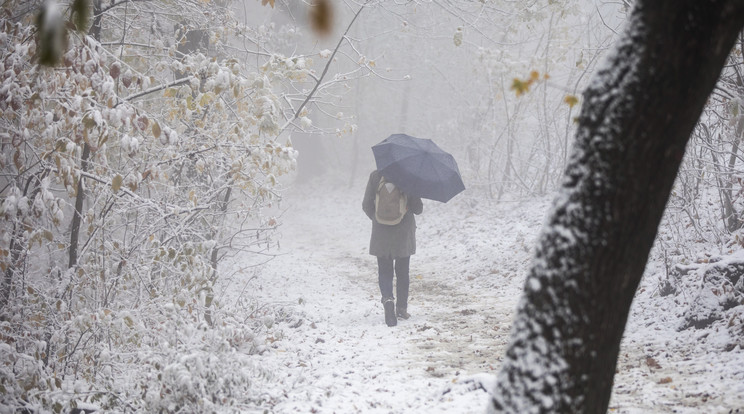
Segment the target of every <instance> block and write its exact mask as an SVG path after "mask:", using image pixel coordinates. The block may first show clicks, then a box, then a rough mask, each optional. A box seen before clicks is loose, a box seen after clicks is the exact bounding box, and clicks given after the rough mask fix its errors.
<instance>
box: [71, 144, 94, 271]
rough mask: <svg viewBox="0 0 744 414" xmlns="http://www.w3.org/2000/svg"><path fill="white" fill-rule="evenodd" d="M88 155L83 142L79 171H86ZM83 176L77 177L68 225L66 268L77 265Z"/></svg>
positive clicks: (87, 146) (88, 152)
mask: <svg viewBox="0 0 744 414" xmlns="http://www.w3.org/2000/svg"><path fill="white" fill-rule="evenodd" d="M89 157H90V145H88V143H87V142H86V143H85V144H83V155H82V156H81V157H80V171H82V172H87V171H88V158H89ZM83 180H85V178H84V177H83V175H82V174H80V178H79V179H78V186H77V194H76V195H75V211H74V212H73V213H72V224H71V225H70V248H69V255H70V258H69V262H68V266H67V267H68V268H73V267H75V266H77V261H78V243H79V242H80V223H81V222H82V218H83V203H84V202H85V185H84V183H83Z"/></svg>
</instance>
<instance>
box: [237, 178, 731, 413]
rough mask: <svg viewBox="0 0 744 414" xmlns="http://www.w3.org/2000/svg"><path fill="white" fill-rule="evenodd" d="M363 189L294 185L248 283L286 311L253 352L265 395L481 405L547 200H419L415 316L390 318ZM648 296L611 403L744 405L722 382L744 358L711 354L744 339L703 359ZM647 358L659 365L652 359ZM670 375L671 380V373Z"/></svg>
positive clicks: (323, 406) (654, 408)
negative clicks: (274, 246)
mask: <svg viewBox="0 0 744 414" xmlns="http://www.w3.org/2000/svg"><path fill="white" fill-rule="evenodd" d="M362 193H363V188H362V189H360V190H359V191H356V192H355V191H353V190H347V189H339V190H336V191H333V192H331V193H330V195H328V196H327V197H328V199H326V200H321V199H319V198H318V197H317V196H316V194H317V193H314V192H312V191H296V190H295V191H294V192H293V193H290V194H289V196H288V197H287V198H286V199H285V202H284V203H283V205H282V207H283V208H284V209H286V213H285V215H284V216H283V217H282V220H281V221H282V222H283V223H284V225H283V227H282V229H281V232H282V239H281V253H282V254H281V255H279V256H277V257H276V258H274V259H273V260H272V261H270V262H269V263H268V264H267V265H266V266H263V267H261V268H260V270H259V271H258V273H257V274H256V276H257V277H256V278H255V279H254V280H252V281H251V282H250V285H249V286H250V289H251V290H252V295H253V296H255V297H256V301H257V303H266V304H269V306H272V307H275V308H277V309H281V311H280V313H282V314H284V315H286V317H284V318H276V319H277V320H276V321H275V322H274V323H273V324H272V326H271V336H270V337H269V341H268V342H267V344H266V345H267V347H266V349H267V350H266V352H264V353H263V354H262V355H261V357H260V361H261V364H263V365H265V366H267V367H270V369H271V371H272V372H271V373H269V374H267V375H269V376H271V379H270V381H268V382H269V383H273V384H277V385H278V388H276V389H274V390H271V391H267V398H266V400H267V404H266V407H264V408H267V409H270V410H271V412H275V413H294V412H320V413H403V412H406V413H427V414H431V413H450V412H476V413H477V412H483V410H484V408H485V406H486V402H487V399H488V394H487V392H486V391H485V389H488V388H489V387H490V384H491V383H492V381H493V375H492V374H494V373H495V370H496V369H498V365H499V361H500V358H501V355H502V354H503V352H504V349H505V346H506V342H507V340H508V334H509V326H510V323H511V314H512V312H513V310H514V307H515V305H516V301H517V300H518V298H519V295H520V292H521V288H522V283H523V280H524V276H525V274H526V271H527V269H528V266H529V260H530V257H531V249H532V247H533V245H534V243H535V239H536V237H537V234H538V232H539V229H540V225H541V224H542V221H543V217H544V214H545V211H546V208H547V206H548V202H549V200H548V199H545V200H537V201H536V200H532V201H531V202H530V203H526V202H525V203H516V202H515V203H501V204H499V205H495V204H491V205H487V204H486V203H484V202H478V201H476V200H474V199H468V198H467V197H466V196H462V197H459V198H456V199H455V200H453V201H451V202H450V203H448V204H441V203H436V202H430V201H425V204H424V213H423V214H422V215H421V216H418V217H417V224H418V230H417V239H418V252H417V254H416V255H415V256H413V257H412V259H411V295H410V301H409V312H410V313H411V314H412V317H411V319H409V320H401V321H399V324H398V326H396V327H393V328H389V327H387V326H386V325H385V323H384V318H383V312H382V306H381V304H380V302H379V289H378V287H377V276H376V271H377V270H376V261H375V258H374V257H372V256H369V255H368V253H367V248H368V243H369V232H370V223H369V221H368V219H367V217H366V216H365V215H364V214H363V213H362V211H361V199H362V195H363V194H362ZM642 297H643V296H642ZM637 300H638V299H637ZM655 303H658V300H656V299H653V300H649V299H648V297H646V300H645V301H641V303H640V305H637V306H635V307H634V311H633V314H634V316H632V317H631V320H630V322H629V326H628V332H627V333H626V334H627V338H626V339H625V340H624V343H623V349H622V351H621V358H620V360H619V362H618V375H617V377H616V387H615V392H614V394H613V399H612V401H611V409H610V411H611V412H616V413H646V412H659V413H667V412H668V413H672V412H684V413H693V412H700V410H703V411H705V412H715V413H718V412H721V413H723V412H729V410H730V409H736V408H740V407H742V408H744V404H742V405H741V406H738V404H740V403H741V402H742V401H744V400H742V397H741V396H739V395H736V394H735V395H733V396H732V395H731V394H729V393H726V392H724V391H723V390H725V389H728V390H734V391H739V390H742V386H741V385H738V386H737V384H738V382H737V381H739V379H740V378H742V375H741V372H742V369H738V371H737V369H736V368H734V369H733V370H732V369H728V370H727V371H725V372H723V375H720V379H721V380H720V382H719V381H716V379H717V378H718V377H719V375H718V373H717V372H716V371H715V369H713V366H712V365H711V364H712V363H716V362H718V363H720V362H721V361H722V360H725V359H726V358H728V357H733V358H734V361H733V362H735V363H737V364H741V363H744V358H742V355H743V354H742V352H740V351H739V352H736V353H731V355H722V356H718V357H711V359H710V361H708V360H707V359H705V358H707V357H706V353H705V350H704V347H702V348H701V347H698V349H690V350H689V351H688V350H687V348H684V349H679V348H680V347H677V349H674V348H673V347H670V346H669V339H670V338H673V337H674V335H675V333H674V329H673V328H672V327H671V324H670V325H669V326H665V325H663V322H660V321H662V318H663V317H665V316H664V315H665V313H663V312H662V313H660V312H658V311H657V309H655V306H658V305H654V304H655ZM668 313H669V312H668V310H667V314H668ZM662 328H663V329H662ZM665 341H666V342H665ZM685 352H688V355H687V356H686V361H683V360H682V359H683V358H685V355H684V353H685ZM649 357H652V359H651V360H649V359H648V358H649ZM649 361H653V362H656V363H658V364H659V365H660V366H662V367H663V369H664V370H662V369H657V368H656V367H654V366H652V367H649V366H648V364H649ZM706 364H707V365H706ZM652 365H653V364H652ZM657 377H658V378H657ZM667 377H669V378H673V379H672V381H673V383H671V384H669V383H665V382H664V381H666V380H665V379H664V378H667ZM722 387H724V388H722ZM732 412H736V411H732Z"/></svg>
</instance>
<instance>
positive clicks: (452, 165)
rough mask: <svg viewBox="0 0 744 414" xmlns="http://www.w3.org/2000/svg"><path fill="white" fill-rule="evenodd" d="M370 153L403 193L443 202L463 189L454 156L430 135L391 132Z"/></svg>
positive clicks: (388, 178) (384, 173)
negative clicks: (438, 144) (421, 136)
mask: <svg viewBox="0 0 744 414" xmlns="http://www.w3.org/2000/svg"><path fill="white" fill-rule="evenodd" d="M372 153H373V154H374V155H375V162H377V169H378V170H379V171H380V172H381V173H382V175H383V177H385V179H386V180H388V181H390V182H392V183H393V184H395V185H397V186H398V187H399V188H400V189H401V190H403V192H405V193H406V194H409V195H412V196H414V197H421V198H428V199H430V200H437V201H441V202H443V203H446V202H447V201H449V199H451V198H452V197H454V196H455V195H456V194H458V193H459V192H461V191H462V190H464V189H465V185H464V184H463V183H462V178H461V177H460V170H459V169H458V168H457V162H455V158H454V157H453V156H452V155H451V154H449V153H447V152H444V151H443V150H442V149H441V148H439V147H438V146H437V144H435V143H434V142H433V141H432V140H430V139H422V138H415V137H412V136H409V135H406V134H393V135H390V136H389V137H387V138H386V139H385V140H383V141H382V142H380V143H379V144H377V145H374V146H372Z"/></svg>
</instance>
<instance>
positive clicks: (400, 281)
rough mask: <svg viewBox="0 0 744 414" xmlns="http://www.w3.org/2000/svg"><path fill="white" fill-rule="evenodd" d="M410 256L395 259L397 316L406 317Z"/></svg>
mask: <svg viewBox="0 0 744 414" xmlns="http://www.w3.org/2000/svg"><path fill="white" fill-rule="evenodd" d="M410 263H411V257H410V256H409V257H405V258H402V259H397V260H396V261H395V291H396V294H397V296H398V302H397V311H396V314H397V316H398V317H399V318H402V319H408V318H409V317H410V316H411V315H409V314H408V286H409V284H410V276H409V266H410Z"/></svg>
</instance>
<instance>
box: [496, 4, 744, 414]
mask: <svg viewBox="0 0 744 414" xmlns="http://www.w3.org/2000/svg"><path fill="white" fill-rule="evenodd" d="M743 26H744V3H743V2H741V1H736V0H722V1H715V0H711V1H693V0H690V1H682V2H680V1H669V0H663V1H648V0H639V1H637V2H635V5H634V9H633V12H632V14H631V15H630V18H629V21H628V26H627V28H626V30H625V32H624V34H623V36H622V37H621V38H620V40H619V41H618V44H617V45H616V46H615V51H614V53H613V54H612V55H611V56H610V58H609V60H608V61H607V63H605V66H604V67H603V68H601V69H600V70H599V72H598V73H597V75H596V76H595V78H594V80H593V81H592V83H591V85H590V86H589V88H588V89H587V90H586V91H585V92H584V104H583V107H582V110H581V114H580V116H579V128H578V131H577V134H576V141H577V142H576V147H575V149H574V151H573V153H572V154H571V157H570V160H569V163H568V167H567V168H566V172H565V177H564V179H563V184H562V188H561V190H560V193H559V196H558V198H557V199H556V201H555V205H554V208H553V211H552V213H551V215H550V218H549V222H548V224H547V225H546V227H545V229H544V232H543V234H542V236H541V238H540V240H539V243H538V249H537V252H536V258H535V262H534V264H533V267H532V269H531V271H530V273H529V275H528V277H527V281H526V284H525V291H524V296H523V298H522V300H521V301H520V304H519V307H518V311H517V315H516V318H515V321H514V326H513V330H512V339H511V343H510V345H509V347H508V350H507V353H506V356H505V359H504V361H503V365H502V368H501V370H500V372H499V375H498V383H497V386H496V389H495V390H494V392H493V400H492V405H491V411H492V412H513V413H547V412H577V413H600V412H605V411H606V410H607V407H608V403H609V398H610V392H611V390H612V382H613V377H614V373H615V365H616V361H617V355H618V351H619V347H620V340H621V338H622V334H623V330H624V328H625V323H626V320H627V316H628V311H629V308H630V304H631V302H632V299H633V296H634V294H635V291H636V287H637V286H638V283H639V281H640V278H641V275H642V273H643V270H644V267H645V264H646V260H647V257H648V254H649V250H650V249H651V246H652V243H653V241H654V238H655V237H656V232H657V228H658V225H659V222H660V220H661V217H662V213H663V211H664V208H665V205H666V203H667V201H668V199H669V196H670V192H671V191H672V185H673V183H674V179H675V176H676V174H677V171H678V169H679V166H680V163H681V162H682V159H683V155H684V152H685V146H686V143H687V141H688V139H689V138H690V135H691V134H692V132H693V130H694V127H695V124H696V122H697V121H698V118H699V117H700V114H701V112H702V111H703V107H704V105H705V103H706V100H707V99H708V96H709V95H710V93H711V91H712V90H713V87H714V86H715V83H716V80H717V79H718V77H719V74H720V73H721V69H722V67H723V65H724V63H725V62H726V58H727V56H728V55H729V52H730V50H731V48H732V46H733V45H734V42H735V41H736V38H737V35H738V34H739V32H740V30H741V29H742V27H743ZM702 139H708V138H707V137H705V136H704V137H702ZM732 153H733V152H732ZM713 162H714V163H715V161H713ZM725 165H726V164H725V163H724V164H720V163H718V166H719V167H722V166H725ZM719 171H720V170H719ZM719 177H720V175H719ZM719 188H720V189H721V190H722V191H728V189H727V187H726V185H721V186H720V187H719ZM724 211H725V210H724ZM730 217H731V216H730V215H726V213H724V216H723V218H724V219H726V220H728V219H729V218H730Z"/></svg>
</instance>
